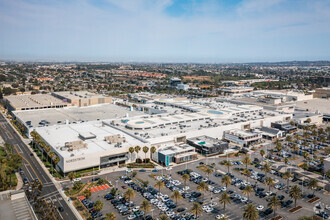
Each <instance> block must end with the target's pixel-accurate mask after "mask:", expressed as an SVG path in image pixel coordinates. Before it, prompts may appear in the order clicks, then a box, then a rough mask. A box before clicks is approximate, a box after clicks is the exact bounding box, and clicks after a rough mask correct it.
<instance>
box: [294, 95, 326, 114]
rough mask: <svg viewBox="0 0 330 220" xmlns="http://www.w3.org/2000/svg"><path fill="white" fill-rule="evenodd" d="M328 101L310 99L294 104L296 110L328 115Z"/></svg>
mask: <svg viewBox="0 0 330 220" xmlns="http://www.w3.org/2000/svg"><path fill="white" fill-rule="evenodd" d="M329 106H330V100H329V99H310V100H306V101H299V102H296V108H298V109H301V110H308V111H309V112H315V111H320V112H321V113H323V114H330V108H329Z"/></svg>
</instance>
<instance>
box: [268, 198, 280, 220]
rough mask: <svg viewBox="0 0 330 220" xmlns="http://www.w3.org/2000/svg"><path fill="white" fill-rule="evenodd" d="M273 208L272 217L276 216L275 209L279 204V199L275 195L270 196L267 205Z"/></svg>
mask: <svg viewBox="0 0 330 220" xmlns="http://www.w3.org/2000/svg"><path fill="white" fill-rule="evenodd" d="M267 206H268V207H269V208H271V209H273V210H274V217H275V216H276V209H277V208H278V207H280V206H281V204H280V200H279V199H278V198H277V197H276V196H272V197H271V198H270V200H269V202H268V205H267Z"/></svg>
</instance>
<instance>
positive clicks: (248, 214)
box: [243, 203, 259, 220]
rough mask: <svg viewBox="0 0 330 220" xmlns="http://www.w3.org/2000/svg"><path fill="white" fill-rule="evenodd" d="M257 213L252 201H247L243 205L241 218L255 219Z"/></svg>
mask: <svg viewBox="0 0 330 220" xmlns="http://www.w3.org/2000/svg"><path fill="white" fill-rule="evenodd" d="M258 213H259V212H258V210H257V208H256V207H255V206H254V205H253V204H252V203H249V204H247V205H246V206H245V207H244V212H243V219H246V220H257V219H258Z"/></svg>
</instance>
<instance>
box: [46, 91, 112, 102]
mask: <svg viewBox="0 0 330 220" xmlns="http://www.w3.org/2000/svg"><path fill="white" fill-rule="evenodd" d="M53 93H54V94H56V95H59V96H62V97H64V98H66V99H70V100H74V99H83V98H86V99H87V98H103V97H107V96H105V95H102V94H97V93H92V92H88V91H61V92H53Z"/></svg>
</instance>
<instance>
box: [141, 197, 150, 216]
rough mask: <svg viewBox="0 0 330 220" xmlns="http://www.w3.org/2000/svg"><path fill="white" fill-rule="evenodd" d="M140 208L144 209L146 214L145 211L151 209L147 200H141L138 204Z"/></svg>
mask: <svg viewBox="0 0 330 220" xmlns="http://www.w3.org/2000/svg"><path fill="white" fill-rule="evenodd" d="M140 209H142V210H143V211H144V214H146V213H147V212H149V211H150V210H151V205H150V203H149V202H148V200H143V201H142V203H141V205H140Z"/></svg>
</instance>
